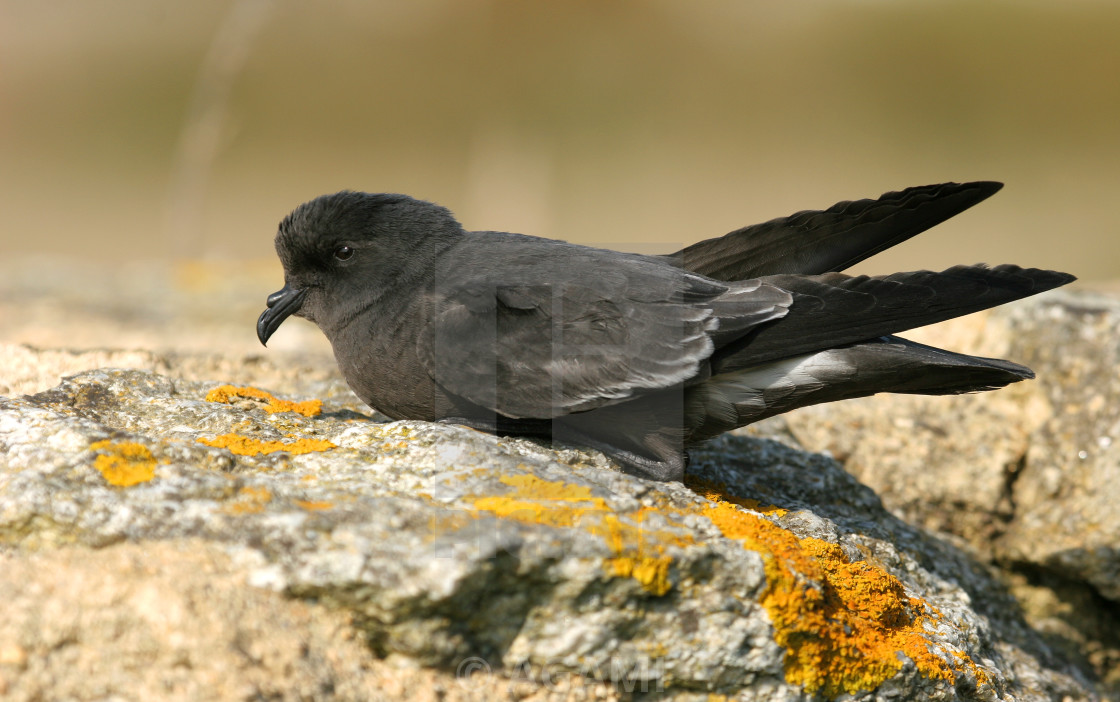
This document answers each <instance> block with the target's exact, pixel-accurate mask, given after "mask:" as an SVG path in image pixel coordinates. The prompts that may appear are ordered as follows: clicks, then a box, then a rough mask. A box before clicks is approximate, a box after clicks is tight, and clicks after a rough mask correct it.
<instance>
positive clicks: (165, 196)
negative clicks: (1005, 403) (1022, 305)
mask: <svg viewBox="0 0 1120 702" xmlns="http://www.w3.org/2000/svg"><path fill="white" fill-rule="evenodd" d="M971 179H992V180H1002V181H1005V182H1006V183H1007V188H1006V189H1005V190H1004V191H1003V192H1002V193H1000V194H999V195H998V196H996V198H994V199H993V200H992V201H990V202H987V203H984V204H983V205H981V206H980V207H978V208H977V209H976V210H975V211H973V212H970V213H968V214H967V215H965V216H962V217H960V218H959V221H953V222H951V223H947V224H945V225H943V226H942V227H939V228H938V230H936V231H935V232H930V233H928V234H926V235H924V236H922V237H919V238H918V239H915V240H913V241H911V242H909V243H907V244H905V245H903V246H901V247H898V248H897V249H896V250H892V251H891V252H888V253H886V254H882V255H880V256H878V257H876V258H875V259H873V260H872V261H869V262H867V263H865V264H863V265H862V266H861V268H860V269H859V271H860V272H874V273H879V272H887V271H892V270H898V269H912V268H941V267H946V266H949V265H952V264H954V263H975V262H981V261H983V262H989V263H998V262H1015V263H1020V264H1022V265H1032V266H1041V267H1052V268H1058V269H1063V270H1067V271H1070V272H1073V273H1075V274H1077V275H1079V276H1081V277H1082V278H1083V279H1089V280H1094V279H1095V280H1107V279H1115V278H1120V207H1117V193H1120V4H1118V3H1115V2H1089V1H1085V0H1063V1H1062V2H1058V1H1056V0H1055V1H1053V2H1042V1H1041V0H1036V1H1028V0H1014V1H1011V0H1008V1H994V2H986V1H985V2H978V1H976V0H972V1H970V2H963V1H960V2H956V1H945V2H942V1H936V2H935V1H933V0H914V1H911V2H886V1H883V2H876V1H873V0H860V1H857V0H829V1H824V0H815V1H814V0H798V2H791V3H774V2H767V3H762V2H745V1H744V2H739V1H730V0H691V1H689V2H684V1H682V0H616V1H606V0H597V1H595V2H591V1H589V0H585V1H573V0H569V1H566V2H528V1H526V0H519V1H514V0H489V1H484V0H476V1H473V2H468V1H465V0H408V2H400V1H394V2H387V1H383V2H357V1H351V2H329V3H297V2H278V1H272V0H195V1H193V2H190V3H182V2H167V1H161V0H98V1H96V2H91V1H90V0H51V1H50V2H42V1H40V0H0V198H2V199H0V251H2V254H3V256H4V257H5V259H7V260H8V261H11V260H15V259H16V258H21V257H23V256H24V255H36V259H35V260H39V261H42V260H44V257H45V259H46V260H48V261H49V260H52V259H62V258H74V259H79V260H83V261H89V262H104V261H129V260H148V259H152V260H158V261H170V260H178V259H191V260H203V261H215V262H217V261H249V260H267V261H269V262H270V263H269V265H272V266H275V280H276V282H277V284H278V283H279V280H280V278H279V267H278V265H276V264H274V263H272V259H273V258H274V257H273V253H272V241H271V240H272V235H273V233H274V230H275V226H276V224H277V222H278V221H279V220H280V219H281V217H283V216H284V215H285V214H286V213H287V212H288V211H290V210H291V209H292V208H293V207H294V206H295V205H297V204H299V203H300V202H302V201H304V200H307V199H310V198H311V197H314V196H316V195H319V194H322V193H325V192H330V191H335V190H338V189H342V188H352V189H360V190H369V191H396V192H405V193H409V194H411V195H414V196H417V197H421V198H424V199H429V200H434V201H437V202H439V203H441V204H444V205H446V206H448V207H450V208H451V209H452V210H453V211H455V212H456V213H457V214H458V216H459V218H460V220H461V221H462V222H463V223H464V224H465V225H466V226H467V227H468V228H474V229H506V230H512V231H521V232H525V233H532V234H539V235H544V236H550V237H556V238H562V239H567V240H570V241H576V242H581V243H588V244H595V245H605V246H613V247H619V248H629V249H632V250H641V251H647V252H662V251H670V250H674V249H675V248H678V247H680V246H682V245H684V244H688V243H691V242H693V241H695V240H697V239H701V238H707V237H710V236H714V235H718V234H722V233H724V232H726V231H729V230H731V229H735V228H737V227H739V226H741V225H744V224H748V223H753V222H757V221H762V220H765V219H769V218H772V217H776V216H782V215H786V214H789V213H792V212H794V211H797V210H801V209H816V208H822V207H827V206H829V205H831V204H832V203H834V202H836V201H838V200H844V199H855V198H861V197H872V196H877V195H879V194H880V193H882V192H884V191H888V190H897V189H900V188H902V187H905V186H910V185H919V184H925V183H932V182H939V181H944V180H958V181H960V180H971ZM29 260H30V259H29ZM269 290H271V288H268V289H264V290H262V294H263V293H266V292H268V291H269ZM258 302H259V301H258Z"/></svg>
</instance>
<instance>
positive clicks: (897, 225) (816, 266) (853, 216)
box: [666, 181, 1003, 280]
mask: <svg viewBox="0 0 1120 702" xmlns="http://www.w3.org/2000/svg"><path fill="white" fill-rule="evenodd" d="M1001 187H1003V185H1002V184H1001V183H994V182H985V181H980V182H975V183H941V184H939V185H923V186H919V187H915V188H907V189H905V190H901V191H899V192H892V193H886V194H885V195H883V196H881V197H879V198H878V199H875V200H855V201H852V202H840V203H837V204H835V205H833V206H832V207H830V208H828V209H827V210H806V211H803V212H798V213H796V214H793V215H790V216H789V217H781V218H779V219H773V220H770V221H769V222H763V223H762V224H755V225H752V226H749V227H743V228H742V229H738V230H736V231H733V232H731V233H730V234H727V235H725V236H722V237H718V238H715V239H707V240H705V241H701V242H697V243H695V244H693V245H691V246H689V247H687V248H685V249H682V250H681V251H678V252H677V253H675V254H671V255H670V256H667V257H666V258H667V259H669V260H671V261H674V262H675V263H676V265H679V266H681V267H682V268H684V269H686V270H690V271H693V272H695V273H700V274H701V275H705V276H707V277H709V278H715V279H716V280H741V279H744V278H754V277H757V276H763V275H774V274H777V273H805V274H814V273H829V272H835V271H842V270H844V269H846V268H848V267H850V266H854V265H855V264H857V263H859V262H860V261H862V260H864V259H866V258H869V257H871V256H873V255H875V254H877V253H879V252H880V251H884V250H886V249H888V248H890V247H892V246H894V245H895V244H898V243H900V242H903V241H905V240H907V239H909V238H910V237H912V236H915V235H916V234H920V233H921V232H923V231H925V230H927V229H929V228H930V227H933V226H935V225H937V224H940V223H941V222H944V221H945V220H947V219H949V218H950V217H952V216H954V215H956V214H959V213H961V212H963V211H964V210H966V209H968V208H969V207H972V206H973V205H975V204H977V203H978V202H980V201H982V200H985V199H987V198H988V197H990V196H992V195H993V194H995V193H996V192H998V191H999V189H1000V188H1001Z"/></svg>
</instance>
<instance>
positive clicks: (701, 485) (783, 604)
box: [474, 475, 988, 697]
mask: <svg viewBox="0 0 1120 702" xmlns="http://www.w3.org/2000/svg"><path fill="white" fill-rule="evenodd" d="M500 480H501V481H502V482H503V483H505V484H506V485H509V486H510V487H512V488H514V490H513V491H512V492H510V493H507V494H504V495H490V496H485V497H476V498H474V507H475V514H476V516H477V515H478V514H480V513H488V514H493V515H497V516H499V517H503V518H506V519H515V520H518V521H521V522H525V523H531V524H544V525H548V526H554V527H578V528H581V529H583V530H585V531H587V532H590V533H592V534H596V535H599V536H602V537H603V538H604V540H605V541H606V543H607V545H608V546H609V547H610V549H611V551H612V552H613V553H614V554H615V555H613V556H612V557H610V558H607V559H606V560H605V562H604V565H605V567H606V568H607V571H608V572H609V573H610V574H611V575H612V576H617V577H629V578H633V579H635V580H637V581H638V582H639V583H641V585H642V587H644V588H645V589H646V590H648V591H649V592H651V593H653V594H655V595H658V596H660V595H664V594H666V593H667V592H669V591H670V590H671V589H672V582H671V580H670V577H669V575H670V570H671V568H672V565H673V559H672V558H671V557H670V556H669V555H668V554H667V553H666V549H667V548H668V547H669V546H679V547H687V546H689V545H692V544H694V543H695V540H694V539H693V538H692V537H691V536H689V535H688V534H687V532H686V531H685V528H684V527H683V526H682V517H684V516H686V515H688V514H695V515H699V516H703V517H707V518H708V519H709V520H711V522H712V523H713V524H714V525H715V526H716V527H717V528H718V529H719V531H720V533H721V534H722V535H723V536H724V537H725V538H728V539H734V540H736V541H738V542H740V543H741V544H742V545H743V547H744V548H746V549H749V550H751V551H756V552H757V553H759V555H761V556H762V559H763V563H764V567H765V572H766V581H767V584H766V588H765V590H764V591H763V593H762V597H761V600H760V603H761V604H762V606H763V608H764V609H766V611H767V613H768V614H769V616H770V620H771V623H772V624H773V627H774V638H775V640H776V641H777V642H778V644H779V645H781V646H782V647H783V648H784V649H785V651H786V656H785V664H784V665H785V675H786V679H787V680H788V681H789V682H790V683H792V684H796V685H801V686H803V687H804V688H805V690H806V691H808V692H810V693H812V694H818V693H819V694H821V695H822V696H824V697H834V696H836V695H839V694H842V693H857V692H860V691H866V690H873V689H875V688H876V687H878V686H879V685H880V684H881V683H882V682H884V681H885V680H887V679H889V678H891V677H892V676H894V675H896V674H897V673H898V672H899V671H900V670H901V669H902V667H903V665H904V662H905V660H904V658H903V656H905V657H906V658H908V659H909V660H910V661H912V662H913V664H914V665H915V666H916V667H917V669H918V670H919V671H920V672H921V673H922V674H923V675H925V676H926V677H928V678H931V679H938V680H945V681H949V682H955V679H956V677H957V675H958V674H959V673H963V672H966V671H967V672H968V673H971V675H972V677H973V679H974V680H975V681H976V684H978V685H983V684H985V683H987V681H988V678H987V675H986V674H985V673H984V671H983V670H982V669H980V668H979V667H978V666H977V665H976V664H975V663H974V662H973V661H972V660H971V659H970V658H969V657H968V656H967V655H964V654H963V653H959V652H956V651H944V652H943V655H939V654H938V653H934V652H933V651H932V650H931V644H930V641H929V639H928V637H927V634H926V631H925V630H926V624H927V623H930V622H933V621H936V620H937V619H938V618H939V617H940V614H939V613H938V612H937V610H936V609H934V608H933V607H932V606H930V605H929V604H928V603H926V602H925V601H924V600H921V599H919V598H917V597H911V596H909V595H908V594H907V593H906V590H905V587H904V585H903V584H902V582H901V581H899V580H898V579H897V578H896V577H894V576H893V575H891V574H890V573H889V572H887V570H885V569H884V568H882V567H881V566H878V565H876V564H874V563H872V562H869V561H867V560H855V561H853V560H852V558H851V557H850V556H849V555H848V554H847V553H846V552H845V551H844V549H843V548H842V547H840V546H839V545H837V544H833V543H829V542H827V541H822V540H820V539H815V538H800V537H798V536H797V535H796V534H794V533H793V532H790V531H788V530H787V529H783V528H782V527H780V526H778V525H777V524H775V523H774V522H772V521H770V519H768V518H766V517H765V516H763V515H762V514H760V513H759V512H766V513H769V514H770V515H773V516H781V515H783V514H785V513H786V511H785V510H783V509H779V508H777V507H773V506H760V505H759V504H758V502H757V501H755V500H749V499H746V498H739V497H735V496H733V495H729V494H727V492H726V488H725V487H724V486H722V485H718V484H716V483H711V482H707V481H702V480H696V479H689V481H688V484H689V486H690V487H692V488H693V489H694V490H696V491H697V492H699V493H700V494H701V495H703V496H704V497H705V498H707V499H708V500H709V502H708V503H707V504H705V505H697V506H687V507H673V506H668V505H662V506H659V507H642V508H640V509H637V510H634V511H632V512H630V513H626V514H618V513H616V512H614V511H612V510H611V509H610V507H609V505H608V504H607V501H606V500H605V499H603V498H601V497H595V496H594V495H593V494H592V492H591V489H590V488H588V487H584V486H580V485H571V484H566V483H563V482H552V481H547V480H542V479H540V478H537V477H535V476H532V475H515V476H504V477H502V478H500ZM744 508H746V509H744ZM748 509H749V510H753V511H747V510H748ZM654 514H659V515H660V518H661V519H662V520H664V521H665V522H667V523H668V524H669V525H674V526H681V527H682V528H681V531H680V532H675V533H674V532H672V531H664V530H662V531H658V530H655V529H651V528H647V527H644V526H643V525H644V523H645V522H646V521H647V520H648V519H649V518H650V517H651V516H653V515H654Z"/></svg>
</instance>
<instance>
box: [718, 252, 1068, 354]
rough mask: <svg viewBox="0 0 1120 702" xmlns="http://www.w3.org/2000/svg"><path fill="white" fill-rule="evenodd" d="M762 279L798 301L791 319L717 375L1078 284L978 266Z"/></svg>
mask: <svg viewBox="0 0 1120 702" xmlns="http://www.w3.org/2000/svg"><path fill="white" fill-rule="evenodd" d="M762 280H763V281H765V282H767V283H769V284H771V285H774V286H775V287H779V288H781V289H783V290H788V291H789V292H791V293H792V294H793V304H792V305H790V308H789V312H788V314H786V315H785V316H783V317H782V318H781V319H779V320H777V321H775V322H773V323H771V324H766V325H763V326H760V327H759V328H758V329H757V330H753V331H751V332H750V333H748V334H746V335H744V336H742V337H739V338H737V339H734V340H733V341H731V342H730V343H728V344H726V345H725V346H723V347H722V348H720V349H718V350H717V351H716V353H715V354H714V355H713V357H712V372H713V373H728V372H732V371H735V370H739V369H742V368H747V367H749V366H754V365H758V364H761V363H767V362H769V361H775V360H778V359H782V358H790V357H792V356H798V355H801V354H804V353H812V352H814V351H821V350H823V349H827V348H834V347H837V346H842V345H844V344H851V343H855V342H859V341H866V340H869V339H874V338H876V337H880V336H885V335H888V334H895V333H898V332H902V331H906V330H907V329H914V328H916V327H921V326H925V325H927V324H934V323H937V322H941V321H944V320H946V319H952V318H953V317H959V316H961V315H965V314H969V313H971V312H978V311H980V310H983V309H987V308H989V307H995V306H996V305H1002V304H1003V303H1005V302H1011V301H1012V300H1018V299H1020V298H1024V297H1028V296H1030V295H1035V294H1037V293H1040V292H1044V291H1046V290H1050V289H1052V288H1056V287H1058V286H1060V285H1065V284H1066V283H1069V282H1070V281H1072V280H1074V277H1073V276H1071V275H1068V274H1066V273H1059V272H1057V271H1047V270H1040V269H1037V268H1020V267H1019V266H1014V265H1000V266H995V267H994V268H989V267H987V266H984V265H976V266H954V267H952V268H949V269H947V270H945V271H941V272H940V273H935V272H932V271H912V272H909V273H893V274H891V275H885V276H874V277H869V276H847V275H844V274H842V273H826V274H824V275H813V276H800V275H774V276H767V277H765V278H763V279H762Z"/></svg>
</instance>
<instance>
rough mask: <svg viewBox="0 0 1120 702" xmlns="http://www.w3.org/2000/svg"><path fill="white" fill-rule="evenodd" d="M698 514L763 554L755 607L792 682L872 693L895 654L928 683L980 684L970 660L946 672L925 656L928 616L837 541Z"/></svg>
mask: <svg viewBox="0 0 1120 702" xmlns="http://www.w3.org/2000/svg"><path fill="white" fill-rule="evenodd" d="M701 513H702V514H703V515H704V516H706V517H708V518H709V519H710V520H712V522H713V523H714V524H715V525H716V526H717V527H718V528H719V529H720V531H721V532H722V533H723V535H724V536H726V537H727V538H731V539H736V540H738V541H741V542H742V543H743V546H744V547H745V548H748V549H750V550H752V551H757V552H758V553H759V554H760V555H762V557H763V561H764V563H765V569H766V579H767V587H766V590H765V592H764V593H763V596H762V600H761V604H762V606H763V607H764V608H765V609H766V611H767V612H768V613H769V615H770V621H771V623H772V624H773V626H774V637H775V640H776V641H777V642H778V643H779V644H780V645H781V646H783V647H784V648H785V649H786V658H785V674H786V680H788V681H789V682H790V683H793V684H797V685H802V686H803V687H804V688H805V689H806V690H807V691H809V692H811V693H817V692H820V693H822V694H823V695H824V696H826V697H834V696H836V695H839V694H840V693H844V692H847V693H856V692H859V691H863V690H873V689H875V688H876V687H878V686H879V684H881V683H882V682H883V681H885V680H887V679H888V678H890V677H892V676H893V675H895V674H896V673H898V672H899V671H900V670H901V669H902V665H903V660H902V658H901V657H900V655H905V656H906V657H907V658H909V659H910V660H911V661H913V662H914V665H915V666H916V667H917V669H918V670H919V671H921V673H922V674H923V675H925V676H926V677H928V678H933V679H940V680H946V681H953V680H954V679H955V677H956V673H957V672H959V671H961V670H962V669H967V670H969V671H970V672H972V673H973V675H974V676H975V678H976V680H977V681H978V682H979V683H981V684H982V683H983V682H985V681H986V679H987V678H986V675H985V674H984V672H983V671H982V670H980V669H979V668H978V667H977V666H976V665H975V663H973V662H972V661H971V660H970V659H968V657H967V656H958V662H959V665H958V666H951V665H950V664H949V662H948V661H946V660H945V659H944V658H942V657H941V656H938V655H937V654H935V653H933V652H932V651H931V650H930V643H929V640H928V639H927V637H926V634H925V623H926V622H927V621H929V620H931V619H932V618H933V617H934V614H935V610H933V608H932V607H930V606H929V605H928V604H927V603H925V602H924V601H923V600H921V599H918V598H916V597H910V596H908V595H907V594H906V591H905V588H904V586H903V585H902V583H901V582H900V581H899V580H898V579H897V578H895V577H894V576H893V575H891V574H890V573H888V572H887V571H886V570H884V569H883V568H881V567H879V566H876V565H873V564H871V563H869V562H867V561H856V562H852V561H851V560H850V558H849V557H848V555H847V554H846V553H845V552H844V550H843V549H842V548H841V547H840V546H838V545H836V544H832V543H828V542H826V541H821V540H820V539H814V538H805V539H801V538H798V537H797V536H796V535H794V534H793V533H791V532H789V531H787V530H785V529H783V528H781V527H779V526H777V525H776V524H774V523H773V522H771V521H769V520H767V519H765V518H764V517H761V516H758V515H755V514H750V513H748V512H744V511H743V510H741V509H738V508H737V507H735V506H733V505H732V504H731V503H729V502H727V501H725V500H722V499H719V500H718V501H716V502H715V504H713V505H710V506H708V507H705V508H703V509H702V510H701Z"/></svg>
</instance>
